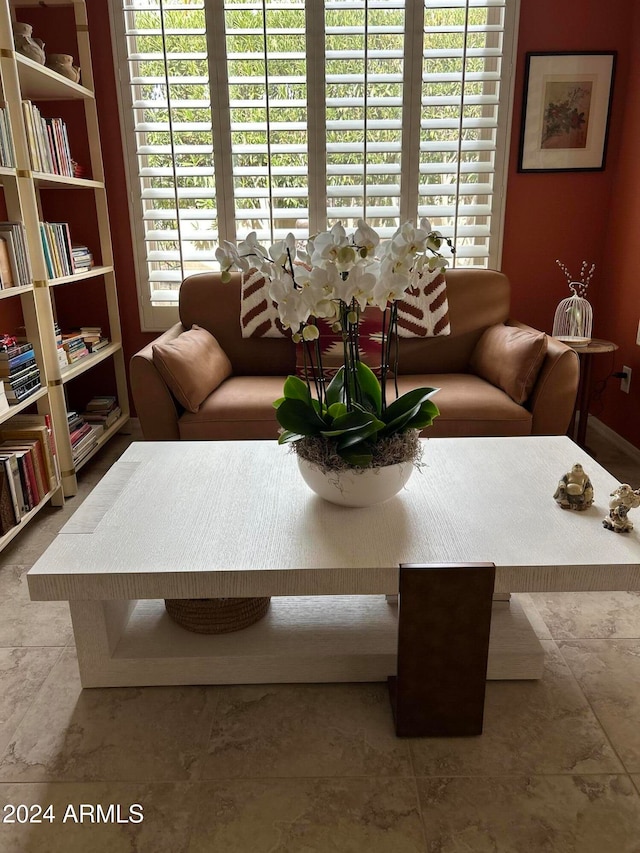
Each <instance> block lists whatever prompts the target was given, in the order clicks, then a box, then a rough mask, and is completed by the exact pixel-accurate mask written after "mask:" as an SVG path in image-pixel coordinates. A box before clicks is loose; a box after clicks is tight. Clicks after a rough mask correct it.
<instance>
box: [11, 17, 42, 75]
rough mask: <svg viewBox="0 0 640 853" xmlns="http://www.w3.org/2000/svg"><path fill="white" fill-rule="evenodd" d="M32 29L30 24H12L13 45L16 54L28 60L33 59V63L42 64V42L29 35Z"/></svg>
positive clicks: (18, 22)
mask: <svg viewBox="0 0 640 853" xmlns="http://www.w3.org/2000/svg"><path fill="white" fill-rule="evenodd" d="M32 32H33V27H32V26H31V24H24V23H21V22H20V21H14V22H13V43H14V45H15V48H16V52H17V53H21V54H22V55H23V56H26V57H27V58H28V59H33V61H34V62H39V63H40V65H43V64H44V59H45V54H44V42H43V41H42V39H37V38H33V37H32V35H31V33H32Z"/></svg>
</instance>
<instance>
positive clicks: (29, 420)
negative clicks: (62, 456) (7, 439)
mask: <svg viewBox="0 0 640 853" xmlns="http://www.w3.org/2000/svg"><path fill="white" fill-rule="evenodd" d="M9 427H10V428H11V429H20V428H24V429H26V430H33V431H34V437H36V436H37V437H43V438H45V437H46V441H47V443H48V446H49V452H48V454H45V462H47V459H48V462H47V468H48V472H49V474H50V475H51V463H53V476H54V478H55V482H56V483H58V482H60V467H59V464H58V452H57V449H56V442H55V437H54V434H53V424H52V421H51V415H50V414H48V413H45V414H43V415H41V414H35V413H34V414H30V413H29V412H20V413H19V414H17V415H14V416H13V417H12V418H11V421H10V424H9ZM43 429H44V433H43V432H42V430H43Z"/></svg>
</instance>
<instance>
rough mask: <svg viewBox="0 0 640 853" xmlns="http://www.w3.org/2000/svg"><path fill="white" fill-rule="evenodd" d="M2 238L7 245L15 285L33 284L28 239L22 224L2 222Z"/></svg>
mask: <svg viewBox="0 0 640 853" xmlns="http://www.w3.org/2000/svg"><path fill="white" fill-rule="evenodd" d="M0 237H1V238H2V239H3V240H4V241H5V242H6V244H7V252H8V255H9V266H10V269H11V276H12V279H13V282H12V283H13V284H14V285H16V286H22V285H27V284H31V282H32V281H33V276H32V275H31V264H30V263H29V256H28V254H27V238H26V232H25V230H24V225H23V224H22V222H0Z"/></svg>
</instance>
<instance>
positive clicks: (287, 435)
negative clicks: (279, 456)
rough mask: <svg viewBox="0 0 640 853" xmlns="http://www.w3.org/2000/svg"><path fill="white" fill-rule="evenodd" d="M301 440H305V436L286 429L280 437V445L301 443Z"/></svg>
mask: <svg viewBox="0 0 640 853" xmlns="http://www.w3.org/2000/svg"><path fill="white" fill-rule="evenodd" d="M301 438H304V436H303V435H300V433H299V432H291V430H288V429H286V430H285V431H284V432H281V433H280V435H279V436H278V444H289V442H291V441H299V440H300V439H301Z"/></svg>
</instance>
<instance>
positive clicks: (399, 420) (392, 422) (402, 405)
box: [382, 388, 438, 437]
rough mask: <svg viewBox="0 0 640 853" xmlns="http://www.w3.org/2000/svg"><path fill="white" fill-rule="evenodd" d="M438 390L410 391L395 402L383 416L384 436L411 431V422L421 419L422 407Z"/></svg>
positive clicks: (416, 389)
mask: <svg viewBox="0 0 640 853" xmlns="http://www.w3.org/2000/svg"><path fill="white" fill-rule="evenodd" d="M437 390H438V389H437V388H414V389H413V391H408V392H407V393H406V394H403V395H402V397H398V399H397V400H394V401H393V403H392V404H391V405H390V406H389V407H388V408H387V410H386V412H384V413H383V415H382V418H383V420H384V421H385V422H386V427H385V428H384V430H383V431H382V435H383V436H385V437H386V436H390V435H394V434H395V433H397V432H402V430H405V429H409V424H410V423H411V421H412V420H413V419H414V418H419V416H420V411H421V407H422V406H423V405H424V403H425V402H428V399H429V397H431V396H432V395H433V394H435V393H436V391H437ZM425 426H426V424H425Z"/></svg>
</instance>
